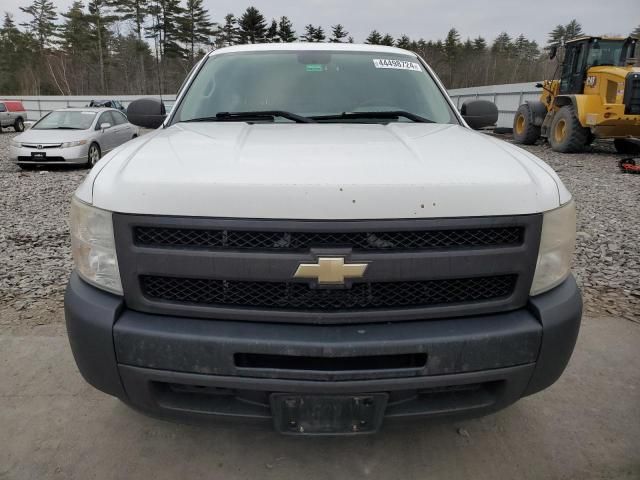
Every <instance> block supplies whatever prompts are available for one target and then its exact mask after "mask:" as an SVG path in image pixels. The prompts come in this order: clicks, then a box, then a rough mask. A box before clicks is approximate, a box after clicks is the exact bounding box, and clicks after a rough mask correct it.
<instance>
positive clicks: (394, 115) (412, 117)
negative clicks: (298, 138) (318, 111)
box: [310, 110, 435, 123]
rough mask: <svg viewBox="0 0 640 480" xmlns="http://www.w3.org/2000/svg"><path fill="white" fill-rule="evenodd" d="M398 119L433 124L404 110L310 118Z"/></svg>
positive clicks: (344, 113)
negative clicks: (402, 118)
mask: <svg viewBox="0 0 640 480" xmlns="http://www.w3.org/2000/svg"><path fill="white" fill-rule="evenodd" d="M399 117H404V118H408V119H409V120H413V121H414V122H419V123H435V122H434V121H433V120H429V119H428V118H424V117H421V116H420V115H416V114H415V113H411V112H406V111H404V110H382V111H379V112H342V113H340V114H338V115H317V116H313V117H310V118H312V119H314V120H353V119H358V118H372V119H375V118H384V119H398V118H399Z"/></svg>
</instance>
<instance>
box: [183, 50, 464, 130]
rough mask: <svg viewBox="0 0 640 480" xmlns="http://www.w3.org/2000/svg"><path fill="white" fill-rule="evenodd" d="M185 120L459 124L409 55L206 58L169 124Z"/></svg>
mask: <svg viewBox="0 0 640 480" xmlns="http://www.w3.org/2000/svg"><path fill="white" fill-rule="evenodd" d="M189 121H248V122H251V121H256V122H257V121H268V122H284V123H290V122H292V121H293V122H297V123H311V122H314V121H318V122H323V123H324V122H331V123H335V122H345V123H347V122H348V123H389V122H390V121H393V122H396V121H397V122H433V123H455V124H457V123H459V122H458V120H457V117H456V115H455V113H454V112H453V109H452V108H451V106H450V105H449V104H448V102H447V101H446V99H445V97H444V95H443V94H442V91H441V90H440V89H439V88H438V86H437V84H436V82H435V80H434V79H433V78H432V76H431V75H430V74H429V72H428V71H427V70H426V69H425V68H424V66H423V65H422V64H421V62H420V60H419V59H418V58H417V57H415V56H411V55H403V54H399V53H388V52H384V53H382V52H365V51H362V52H359V51H345V52H336V51H308V50H300V51H296V50H292V51H262V52H242V53H228V54H219V55H213V56H211V57H210V58H209V59H207V60H206V62H205V64H204V65H203V66H202V68H201V69H200V71H199V72H198V74H197V75H196V77H195V79H194V80H193V82H192V83H191V85H189V86H188V87H187V91H186V93H185V95H184V98H183V99H182V101H181V102H180V104H179V105H178V108H177V111H176V113H175V116H174V117H173V120H172V123H177V122H189Z"/></svg>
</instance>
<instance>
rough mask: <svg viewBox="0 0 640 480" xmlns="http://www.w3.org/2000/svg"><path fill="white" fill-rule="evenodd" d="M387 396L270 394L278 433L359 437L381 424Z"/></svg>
mask: <svg viewBox="0 0 640 480" xmlns="http://www.w3.org/2000/svg"><path fill="white" fill-rule="evenodd" d="M387 399H388V395H387V394H386V393H373V394H363V395H292V394H286V393H274V394H272V395H271V412H272V415H273V421H274V425H275V428H276V430H277V431H279V432H281V433H285V434H289V435H358V434H365V433H375V432H377V431H378V430H379V429H380V426H381V425H382V418H383V416H384V410H385V408H386V406H387Z"/></svg>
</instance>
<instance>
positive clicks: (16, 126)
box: [13, 118, 24, 132]
mask: <svg viewBox="0 0 640 480" xmlns="http://www.w3.org/2000/svg"><path fill="white" fill-rule="evenodd" d="M13 129H14V130H15V131H16V132H24V120H22V119H21V118H18V119H17V120H16V123H14V124H13Z"/></svg>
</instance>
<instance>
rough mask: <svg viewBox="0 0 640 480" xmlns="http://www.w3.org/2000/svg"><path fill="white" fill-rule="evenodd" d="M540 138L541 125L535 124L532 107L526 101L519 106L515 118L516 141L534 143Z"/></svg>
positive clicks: (514, 135)
mask: <svg viewBox="0 0 640 480" xmlns="http://www.w3.org/2000/svg"><path fill="white" fill-rule="evenodd" d="M538 138H540V127H536V126H535V125H534V124H533V112H532V111H531V107H530V106H529V105H528V104H526V103H524V104H522V105H520V106H519V107H518V110H517V111H516V116H515V117H514V119H513V139H514V140H515V141H516V143H521V144H523V145H533V144H534V143H536V140H538Z"/></svg>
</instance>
